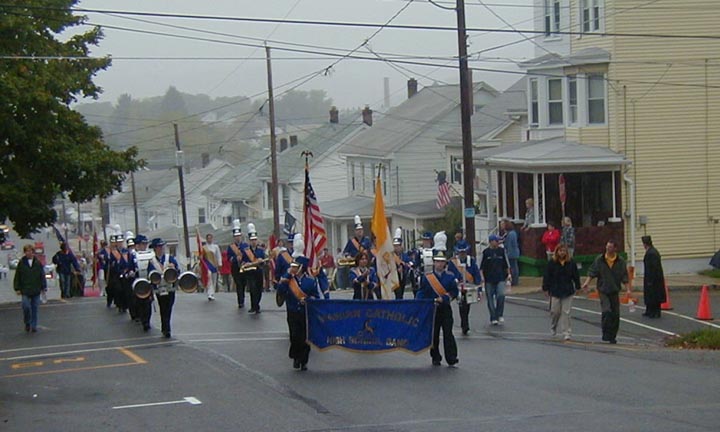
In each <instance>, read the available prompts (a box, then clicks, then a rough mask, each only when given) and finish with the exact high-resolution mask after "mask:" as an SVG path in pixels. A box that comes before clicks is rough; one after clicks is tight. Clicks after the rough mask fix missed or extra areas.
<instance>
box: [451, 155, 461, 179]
mask: <svg viewBox="0 0 720 432" xmlns="http://www.w3.org/2000/svg"><path fill="white" fill-rule="evenodd" d="M462 169H463V159H462V157H459V156H450V183H455V184H459V185H461V184H462V180H463V172H462Z"/></svg>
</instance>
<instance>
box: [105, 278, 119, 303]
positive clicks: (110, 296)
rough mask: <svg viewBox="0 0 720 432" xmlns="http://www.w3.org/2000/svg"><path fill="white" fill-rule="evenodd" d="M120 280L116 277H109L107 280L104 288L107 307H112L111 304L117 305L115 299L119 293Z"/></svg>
mask: <svg viewBox="0 0 720 432" xmlns="http://www.w3.org/2000/svg"><path fill="white" fill-rule="evenodd" d="M119 287H120V278H119V277H117V276H110V279H108V283H107V287H105V294H107V307H110V306H112V304H113V302H114V303H115V304H116V305H117V304H118V303H117V300H116V297H117V295H118V292H119V291H120V288H119Z"/></svg>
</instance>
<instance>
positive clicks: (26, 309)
mask: <svg viewBox="0 0 720 432" xmlns="http://www.w3.org/2000/svg"><path fill="white" fill-rule="evenodd" d="M23 253H24V254H25V255H24V256H23V257H22V258H20V261H19V262H18V267H17V270H15V279H14V280H13V287H14V289H15V292H16V293H17V294H18V295H22V310H23V320H24V321H25V331H26V332H30V331H32V332H33V333H35V332H37V326H38V305H39V303H40V295H41V294H42V293H43V292H46V291H47V281H46V280H45V269H44V268H43V265H42V264H41V263H40V260H38V259H37V258H35V249H34V248H33V246H32V245H30V244H26V245H25V246H23Z"/></svg>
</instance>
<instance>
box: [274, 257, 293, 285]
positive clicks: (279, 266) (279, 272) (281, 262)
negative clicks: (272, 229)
mask: <svg viewBox="0 0 720 432" xmlns="http://www.w3.org/2000/svg"><path fill="white" fill-rule="evenodd" d="M292 261H293V259H292V251H290V250H287V251H283V252H280V253H279V254H278V256H277V258H275V281H276V282H277V281H278V280H280V276H283V275H285V274H286V273H287V272H288V270H290V264H291V263H292Z"/></svg>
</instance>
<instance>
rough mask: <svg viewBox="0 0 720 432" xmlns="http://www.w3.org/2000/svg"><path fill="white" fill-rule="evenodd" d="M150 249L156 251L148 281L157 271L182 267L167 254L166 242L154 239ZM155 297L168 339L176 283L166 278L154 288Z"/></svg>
mask: <svg viewBox="0 0 720 432" xmlns="http://www.w3.org/2000/svg"><path fill="white" fill-rule="evenodd" d="M150 247H151V248H152V249H153V251H155V256H154V257H152V259H151V260H150V262H149V263H148V279H149V278H150V272H152V271H153V270H157V271H159V272H160V274H163V273H164V272H165V269H168V268H175V269H178V270H179V269H180V265H179V264H178V262H177V260H176V259H175V257H174V256H172V255H170V254H168V253H165V242H164V241H163V239H161V238H154V239H153V240H152V242H150ZM153 289H154V291H155V295H156V296H157V302H158V306H159V307H160V322H161V327H160V329H161V330H162V334H163V336H165V337H166V338H169V337H170V331H171V329H170V318H171V317H172V308H173V305H174V304H175V289H176V283H173V284H168V283H166V282H165V280H164V278H162V279H161V282H160V283H159V284H158V285H156V286H154V287H153ZM148 321H149V320H148Z"/></svg>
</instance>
